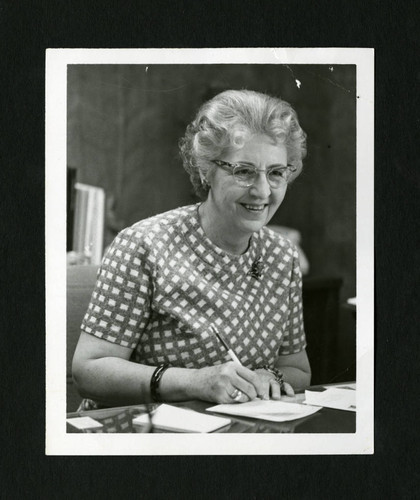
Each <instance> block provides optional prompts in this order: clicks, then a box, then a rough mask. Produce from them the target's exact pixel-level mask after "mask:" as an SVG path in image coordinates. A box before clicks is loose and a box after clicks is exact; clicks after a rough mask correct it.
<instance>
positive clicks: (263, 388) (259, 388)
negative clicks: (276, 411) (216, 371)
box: [235, 366, 269, 399]
mask: <svg viewBox="0 0 420 500" xmlns="http://www.w3.org/2000/svg"><path fill="white" fill-rule="evenodd" d="M236 373H237V374H238V375H239V377H240V378H241V379H243V381H246V382H247V383H248V384H247V386H244V385H243V381H242V382H238V383H240V384H241V387H239V386H238V387H239V388H240V389H241V390H242V391H243V392H245V393H246V394H247V395H248V397H249V399H254V398H256V397H257V396H260V397H262V395H264V394H269V386H268V384H267V381H266V380H264V379H263V378H262V377H261V376H260V375H258V373H256V372H254V371H252V370H249V369H248V368H245V367H244V366H237V367H236ZM235 385H236V383H235Z"/></svg>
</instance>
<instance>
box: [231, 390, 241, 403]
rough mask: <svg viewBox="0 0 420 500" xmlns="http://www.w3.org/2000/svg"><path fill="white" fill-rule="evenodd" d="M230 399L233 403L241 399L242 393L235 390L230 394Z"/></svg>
mask: <svg viewBox="0 0 420 500" xmlns="http://www.w3.org/2000/svg"><path fill="white" fill-rule="evenodd" d="M230 397H231V398H232V399H233V400H234V401H239V400H240V399H241V397H242V392H241V391H240V390H239V389H235V390H234V391H233V392H232V394H230Z"/></svg>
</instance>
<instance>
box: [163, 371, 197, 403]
mask: <svg viewBox="0 0 420 500" xmlns="http://www.w3.org/2000/svg"><path fill="white" fill-rule="evenodd" d="M198 371H199V370H198V369H195V368H177V367H174V366H169V367H168V368H167V369H166V370H165V371H164V373H163V374H162V377H161V379H160V382H159V394H160V398H161V400H162V401H188V400H191V399H200V397H199V390H198V387H197V374H198Z"/></svg>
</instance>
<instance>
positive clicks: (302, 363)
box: [275, 349, 311, 390]
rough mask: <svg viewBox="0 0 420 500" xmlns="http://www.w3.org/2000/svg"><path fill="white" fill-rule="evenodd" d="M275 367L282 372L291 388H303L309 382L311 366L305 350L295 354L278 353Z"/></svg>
mask: <svg viewBox="0 0 420 500" xmlns="http://www.w3.org/2000/svg"><path fill="white" fill-rule="evenodd" d="M275 367H276V368H277V369H279V370H280V371H282V372H283V375H284V380H285V382H287V383H289V384H290V385H291V386H292V387H293V389H295V390H297V389H304V388H305V387H308V386H309V385H310V383H311V367H310V365H309V360H308V356H307V354H306V350H305V349H303V350H302V351H300V352H298V353H296V354H288V355H279V356H278V358H277V360H276V362H275Z"/></svg>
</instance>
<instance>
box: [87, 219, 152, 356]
mask: <svg viewBox="0 0 420 500" xmlns="http://www.w3.org/2000/svg"><path fill="white" fill-rule="evenodd" d="M149 249H150V246H149V247H148V245H147V244H146V238H144V237H142V235H141V234H139V233H138V232H137V231H135V230H133V229H132V228H128V229H125V230H123V231H121V233H119V234H118V236H117V237H116V238H115V240H114V241H113V242H112V244H111V245H110V247H109V249H108V250H107V252H106V254H105V256H104V258H103V260H102V264H101V266H100V268H99V271H98V276H97V281H96V285H95V288H94V291H93V293H92V297H91V301H90V304H89V307H88V310H87V312H86V314H85V317H84V319H83V323H82V326H81V329H82V331H84V332H85V333H88V334H91V335H94V336H95V337H99V338H102V339H104V340H108V341H109V342H113V343H116V344H120V345H122V346H124V347H128V348H131V349H134V348H135V347H136V345H137V343H138V340H139V338H140V335H141V333H142V332H143V331H144V328H145V326H146V325H147V322H148V320H149V317H150V303H151V297H152V292H153V285H152V267H153V266H152V265H151V253H150V250H149Z"/></svg>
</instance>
